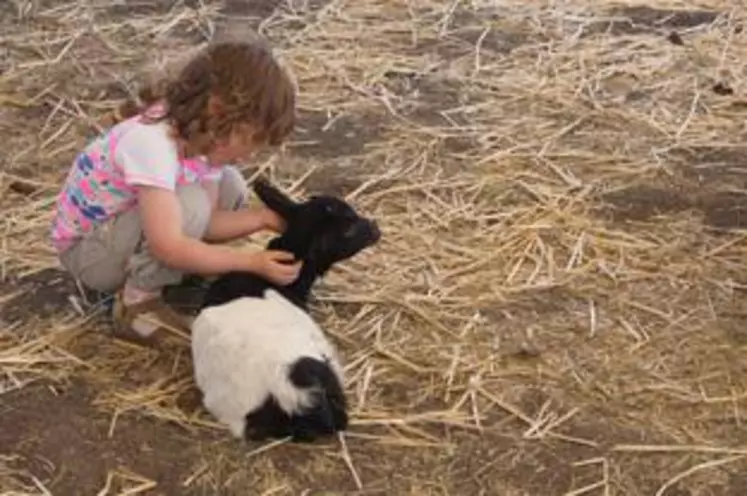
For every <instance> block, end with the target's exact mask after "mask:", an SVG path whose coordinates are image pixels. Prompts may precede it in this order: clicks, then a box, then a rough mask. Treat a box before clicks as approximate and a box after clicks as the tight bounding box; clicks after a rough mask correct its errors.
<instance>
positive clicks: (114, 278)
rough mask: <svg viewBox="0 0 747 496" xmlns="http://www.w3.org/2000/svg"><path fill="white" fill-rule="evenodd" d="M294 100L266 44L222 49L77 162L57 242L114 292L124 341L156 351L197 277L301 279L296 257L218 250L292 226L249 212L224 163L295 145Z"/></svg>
mask: <svg viewBox="0 0 747 496" xmlns="http://www.w3.org/2000/svg"><path fill="white" fill-rule="evenodd" d="M294 91H295V90H294V87H293V84H292V82H291V80H290V79H289V77H288V75H287V74H286V73H285V72H284V71H283V69H282V68H281V67H280V65H279V64H278V63H277V61H276V60H275V59H274V58H273V55H272V53H271V51H270V50H269V49H268V48H267V47H266V46H264V45H263V44H260V43H258V42H251V43H250V42H236V41H231V42H225V43H216V44H214V45H211V46H208V47H207V48H206V49H204V50H203V51H201V52H199V53H198V55H197V56H195V57H194V58H193V59H191V60H190V61H189V62H188V63H187V64H186V66H185V67H184V68H183V69H182V70H181V71H180V73H179V74H178V76H177V77H175V78H173V80H171V81H168V82H167V83H166V84H165V85H163V88H162V90H158V89H155V88H149V89H146V91H144V92H143V94H142V97H141V99H142V100H143V101H144V103H145V105H144V106H143V108H141V109H137V110H136V112H131V113H130V114H129V115H125V116H123V119H124V120H121V121H120V122H118V123H117V124H115V125H114V126H113V127H112V128H110V129H109V130H108V131H107V132H106V133H104V134H103V135H102V136H99V137H98V138H97V139H96V140H95V141H93V142H92V143H90V144H89V145H88V146H87V147H86V148H85V150H83V152H82V153H81V154H80V155H78V157H77V158H76V160H75V163H74V164H73V166H72V169H71V171H70V173H69V175H68V177H67V180H66V182H65V184H64V187H63V188H62V191H61V192H60V195H59V198H58V203H57V210H56V216H55V217H54V221H53V225H52V241H53V244H54V246H55V248H56V249H57V251H58V253H59V259H60V262H61V263H62V265H63V266H64V267H65V268H66V269H67V270H68V271H69V272H70V273H71V274H72V275H73V276H74V277H75V278H77V279H78V280H79V281H80V282H81V283H82V284H83V285H85V286H87V287H89V288H91V289H94V290H98V291H101V292H113V293H115V301H114V311H113V315H114V331H115V335H116V336H118V337H121V338H124V339H128V340H132V341H137V342H141V343H145V344H152V343H153V342H154V341H155V340H156V339H158V337H159V335H158V334H157V333H156V331H158V330H159V326H158V324H157V323H154V322H153V317H155V318H156V320H160V321H161V322H162V323H166V324H167V325H171V326H183V325H184V321H183V319H182V318H181V317H180V316H179V315H178V314H176V313H174V312H173V311H172V310H171V309H170V307H168V306H167V305H166V304H165V302H164V301H163V300H162V298H161V290H162V289H163V288H164V287H165V286H167V285H172V284H176V283H178V282H180V281H181V279H182V277H183V275H184V274H186V273H190V274H201V275H216V274H220V273H224V272H226V271H232V270H243V271H250V272H254V273H256V274H259V275H261V276H263V277H265V278H267V279H269V280H271V281H274V282H276V283H279V284H290V283H291V282H293V281H294V280H295V279H296V277H297V276H298V271H299V268H300V266H299V264H298V263H292V256H291V255H290V254H288V253H284V252H274V251H259V252H247V251H242V250H237V249H232V248H230V247H227V246H223V245H221V244H219V243H220V242H225V241H228V240H233V239H236V238H239V237H242V236H247V235H249V234H252V233H255V232H257V231H259V230H261V229H271V230H274V231H281V230H282V229H283V228H284V226H283V223H282V220H281V219H280V218H279V217H277V216H276V215H275V214H274V213H273V212H272V211H270V210H268V209H266V208H257V209H248V208H244V207H243V204H244V201H245V199H246V196H247V189H246V185H245V183H244V181H243V179H242V176H241V174H240V172H239V171H238V170H236V169H235V168H233V167H230V166H225V165H223V164H228V163H232V162H236V161H238V160H240V159H245V158H247V157H249V156H250V155H251V154H252V152H253V151H254V150H256V149H257V148H258V147H260V146H262V145H271V146H274V145H278V144H280V143H281V142H282V141H283V140H284V139H285V138H286V136H287V135H288V134H289V133H290V132H291V131H292V129H293V126H294V123H295V120H294V119H295V109H294V106H295V93H294Z"/></svg>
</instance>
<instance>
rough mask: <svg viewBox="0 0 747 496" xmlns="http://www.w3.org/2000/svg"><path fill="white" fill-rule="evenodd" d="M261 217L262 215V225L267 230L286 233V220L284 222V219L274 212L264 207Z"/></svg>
mask: <svg viewBox="0 0 747 496" xmlns="http://www.w3.org/2000/svg"><path fill="white" fill-rule="evenodd" d="M260 215H262V225H263V226H264V228H265V229H270V230H272V231H275V232H276V233H282V232H283V231H285V227H286V226H285V220H283V218H282V217H280V216H279V215H278V214H276V213H275V212H274V211H273V210H270V209H269V208H266V207H264V208H262V211H261V213H260Z"/></svg>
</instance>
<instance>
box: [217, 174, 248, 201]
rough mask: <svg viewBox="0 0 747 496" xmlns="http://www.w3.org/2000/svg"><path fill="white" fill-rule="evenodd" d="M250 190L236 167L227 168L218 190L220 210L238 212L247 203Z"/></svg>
mask: <svg viewBox="0 0 747 496" xmlns="http://www.w3.org/2000/svg"><path fill="white" fill-rule="evenodd" d="M247 197H248V189H247V186H246V181H245V180H244V176H243V175H242V174H241V171H239V170H238V169H237V168H236V167H233V166H230V165H228V166H225V167H224V168H223V173H222V175H221V180H220V187H219V188H218V208H219V209H221V210H238V209H239V208H241V206H242V205H243V204H244V202H246V199H247Z"/></svg>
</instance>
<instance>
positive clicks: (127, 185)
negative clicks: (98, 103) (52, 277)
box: [51, 107, 222, 252]
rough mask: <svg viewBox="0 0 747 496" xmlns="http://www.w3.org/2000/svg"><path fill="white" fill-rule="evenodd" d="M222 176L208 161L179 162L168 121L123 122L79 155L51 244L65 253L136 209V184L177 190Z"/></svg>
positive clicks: (59, 207)
mask: <svg viewBox="0 0 747 496" xmlns="http://www.w3.org/2000/svg"><path fill="white" fill-rule="evenodd" d="M159 110H160V107H155V108H154V109H152V110H151V111H159ZM221 172H222V168H220V167H211V166H210V164H209V163H208V162H207V160H205V159H204V158H199V159H188V160H185V159H181V158H180V157H179V153H178V151H177V148H176V143H175V142H174V141H173V139H172V138H171V137H170V136H169V128H168V125H167V124H166V123H162V122H158V123H155V124H152V123H147V122H143V120H142V117H141V116H135V117H132V118H130V119H128V120H125V121H123V122H120V123H119V124H117V125H115V126H113V127H112V128H111V129H109V130H108V131H107V132H106V133H104V134H102V135H100V136H99V137H97V138H96V139H95V140H94V141H92V142H91V143H89V144H88V145H87V146H86V148H85V149H84V150H83V151H82V152H81V153H80V154H79V155H78V156H77V157H76V159H75V161H74V163H73V166H72V168H71V169H70V172H69V174H68V176H67V179H66V181H65V184H64V185H63V188H62V190H61V191H60V194H59V196H58V198H57V206H56V211H55V216H54V219H53V222H52V229H51V237H52V243H53V245H54V247H55V248H56V249H57V250H58V251H59V252H62V251H65V250H67V249H68V248H70V247H71V246H72V245H73V244H75V242H76V241H77V240H79V239H80V238H81V237H83V236H84V235H85V234H86V233H87V232H89V231H91V230H92V229H93V228H94V227H96V226H97V225H99V224H101V223H104V222H106V221H108V220H109V219H111V218H112V217H114V216H116V215H117V214H119V213H121V212H123V211H126V210H128V209H130V208H133V207H134V206H135V205H136V204H137V193H136V189H135V187H136V186H137V185H148V186H156V187H159V188H165V189H167V190H170V191H174V190H175V189H176V187H177V186H182V185H186V184H194V183H201V182H204V181H211V180H218V179H220V175H221Z"/></svg>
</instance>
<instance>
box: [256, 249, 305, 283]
mask: <svg viewBox="0 0 747 496" xmlns="http://www.w3.org/2000/svg"><path fill="white" fill-rule="evenodd" d="M252 257H254V258H253V263H252V265H253V270H252V271H253V272H255V273H256V274H257V275H259V276H261V277H263V278H265V279H267V280H268V281H270V282H272V283H275V284H278V285H280V286H287V285H288V284H291V283H292V282H294V281H295V280H296V279H298V275H299V273H300V271H301V262H300V261H298V262H295V263H294V262H293V260H294V257H293V254H292V253H288V252H286V251H278V250H264V251H260V252H256V253H252Z"/></svg>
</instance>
